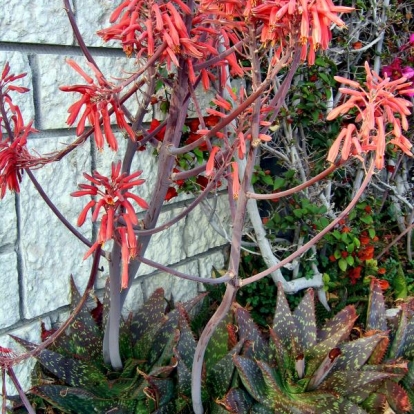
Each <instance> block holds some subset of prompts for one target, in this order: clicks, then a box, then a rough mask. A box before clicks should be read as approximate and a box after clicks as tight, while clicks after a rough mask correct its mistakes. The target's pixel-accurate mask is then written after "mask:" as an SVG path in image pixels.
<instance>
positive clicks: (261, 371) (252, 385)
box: [233, 355, 306, 413]
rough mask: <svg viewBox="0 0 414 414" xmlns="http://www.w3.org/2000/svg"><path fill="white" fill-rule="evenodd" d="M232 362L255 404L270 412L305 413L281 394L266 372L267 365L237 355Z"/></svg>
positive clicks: (269, 374)
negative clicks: (257, 403)
mask: <svg viewBox="0 0 414 414" xmlns="http://www.w3.org/2000/svg"><path fill="white" fill-rule="evenodd" d="M233 360H234V363H235V365H236V367H237V370H238V372H239V375H240V378H241V380H242V382H243V385H244V386H245V387H246V389H247V390H248V391H249V393H250V395H251V396H252V397H253V398H254V399H255V400H256V401H257V402H259V403H260V404H262V405H264V406H265V407H266V408H268V409H271V410H273V411H272V412H277V413H302V412H303V413H306V411H300V410H299V409H298V408H297V407H296V404H295V401H293V400H291V399H290V398H288V397H287V396H286V395H285V394H284V393H283V392H282V390H281V389H280V388H279V386H278V385H277V384H276V381H275V380H274V378H273V375H272V373H271V372H269V371H268V369H270V368H269V366H268V365H267V364H265V363H264V362H260V361H257V362H256V361H253V360H251V359H250V358H245V357H242V356H238V355H235V356H234V357H233ZM252 412H253V411H252Z"/></svg>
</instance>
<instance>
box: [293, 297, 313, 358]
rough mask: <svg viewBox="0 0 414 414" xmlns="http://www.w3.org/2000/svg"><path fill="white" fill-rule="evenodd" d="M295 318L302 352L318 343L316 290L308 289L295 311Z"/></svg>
mask: <svg viewBox="0 0 414 414" xmlns="http://www.w3.org/2000/svg"><path fill="white" fill-rule="evenodd" d="M293 319H294V321H295V325H296V327H297V328H298V344H299V346H300V349H301V352H303V351H304V350H305V349H306V348H309V347H310V346H312V345H315V343H316V319H315V302H314V291H313V289H308V291H307V292H306V293H305V296H304V297H303V298H302V300H301V301H300V303H299V305H298V307H297V308H296V309H295V310H294V312H293Z"/></svg>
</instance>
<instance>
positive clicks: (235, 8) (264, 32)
mask: <svg viewBox="0 0 414 414" xmlns="http://www.w3.org/2000/svg"><path fill="white" fill-rule="evenodd" d="M200 8H201V10H202V11H205V12H208V13H213V14H215V15H217V16H219V20H220V21H221V22H222V21H226V23H227V25H229V26H230V27H231V26H236V27H237V28H238V29H239V30H243V29H244V30H246V29H247V25H248V24H251V23H253V24H255V25H256V26H257V27H260V33H261V36H260V39H261V42H262V43H263V44H270V45H271V46H275V47H276V54H275V55H276V56H280V54H281V53H282V50H283V48H284V47H285V46H286V45H287V44H288V43H289V42H291V41H292V39H293V41H297V40H299V42H300V43H301V44H302V56H301V57H302V60H306V58H307V59H308V63H309V64H311V65H312V64H313V63H314V61H315V51H316V50H317V49H318V48H321V49H323V50H326V49H327V48H328V45H329V42H330V40H331V38H332V34H331V26H332V24H335V25H336V26H337V27H338V28H344V27H345V22H344V21H343V20H341V19H340V18H339V16H338V13H349V12H351V11H353V10H354V9H353V8H352V7H343V6H336V5H334V4H333V2H332V0H264V1H261V2H256V1H254V0H247V1H243V0H235V1H228V0H201V2H200ZM239 19H240V20H241V21H243V22H244V23H245V26H244V27H240V25H239V26H237V23H238V20H239ZM308 49H309V51H308Z"/></svg>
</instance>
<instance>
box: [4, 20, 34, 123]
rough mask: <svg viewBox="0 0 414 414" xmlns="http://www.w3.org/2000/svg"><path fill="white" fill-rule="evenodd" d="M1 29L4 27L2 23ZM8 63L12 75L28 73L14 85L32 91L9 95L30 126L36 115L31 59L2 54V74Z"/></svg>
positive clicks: (17, 55)
mask: <svg viewBox="0 0 414 414" xmlns="http://www.w3.org/2000/svg"><path fill="white" fill-rule="evenodd" d="M0 16H1V14H0ZM0 19H1V17H0ZM0 27H2V26H1V22H0ZM0 38H1V36H0ZM1 40H3V39H1ZM6 62H9V64H10V74H14V75H19V74H21V73H27V75H26V76H25V77H24V78H21V79H18V80H16V81H14V82H13V85H17V86H24V87H25V88H29V89H30V91H29V92H26V93H17V92H13V91H12V92H9V94H10V96H11V98H12V100H13V103H14V104H15V105H18V106H19V108H20V111H21V112H22V116H23V120H24V122H25V124H28V123H29V122H30V121H31V120H32V119H34V114H35V111H34V104H33V86H32V69H31V67H30V65H29V59H28V57H27V56H26V55H25V54H23V53H20V52H0V74H1V72H2V71H3V68H4V65H5V64H6Z"/></svg>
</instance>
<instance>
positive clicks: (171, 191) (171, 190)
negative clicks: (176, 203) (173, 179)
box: [164, 187, 178, 201]
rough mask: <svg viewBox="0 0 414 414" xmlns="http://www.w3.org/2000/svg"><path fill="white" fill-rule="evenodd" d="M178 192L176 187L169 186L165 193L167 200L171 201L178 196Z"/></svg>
mask: <svg viewBox="0 0 414 414" xmlns="http://www.w3.org/2000/svg"><path fill="white" fill-rule="evenodd" d="M177 196H178V193H177V190H176V189H175V188H174V187H168V190H167V194H166V195H165V199H164V200H165V201H170V200H171V199H172V198H174V197H177Z"/></svg>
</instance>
